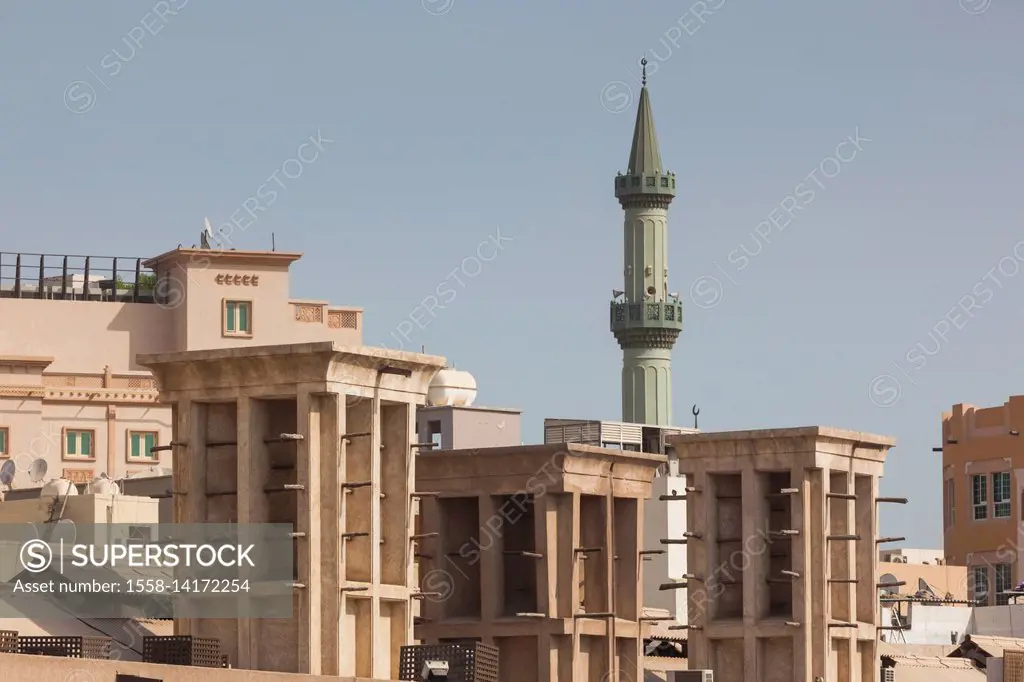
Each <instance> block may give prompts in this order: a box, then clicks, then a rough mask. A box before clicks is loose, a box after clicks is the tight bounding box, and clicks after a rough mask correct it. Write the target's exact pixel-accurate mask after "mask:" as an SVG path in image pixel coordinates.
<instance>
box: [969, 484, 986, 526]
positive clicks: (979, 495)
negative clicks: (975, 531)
mask: <svg viewBox="0 0 1024 682" xmlns="http://www.w3.org/2000/svg"><path fill="white" fill-rule="evenodd" d="M987 484H988V476H985V475H984V474H977V475H975V476H971V504H973V505H974V520H975V521H982V520H984V519H987V518H988V485H987Z"/></svg>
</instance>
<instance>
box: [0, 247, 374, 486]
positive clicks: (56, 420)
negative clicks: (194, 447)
mask: <svg viewBox="0 0 1024 682" xmlns="http://www.w3.org/2000/svg"><path fill="white" fill-rule="evenodd" d="M8 256H9V254H8ZM5 257H6V256H5ZM299 258H300V254H295V253H281V252H263V251H221V250H213V249H175V250H174V251H170V252H168V253H165V254H162V255H160V256H157V257H156V258H152V259H150V260H148V261H145V262H144V263H142V264H141V265H142V266H145V267H146V268H151V269H152V275H153V276H154V277H155V284H150V285H149V286H150V287H151V288H150V289H148V290H146V291H143V292H141V293H140V294H139V295H137V296H134V297H129V296H127V295H114V294H112V293H111V292H109V291H104V290H103V289H102V288H101V285H100V284H99V283H98V282H97V281H95V280H96V278H95V277H94V276H93V275H95V274H96V273H97V272H99V271H100V269H99V265H97V261H92V264H91V265H90V264H89V261H84V262H85V265H84V267H85V269H86V270H89V269H90V268H91V272H92V273H93V275H90V277H89V282H90V283H89V284H88V286H87V285H86V279H85V278H84V277H83V276H82V275H74V274H68V276H67V278H68V279H67V286H66V287H59V286H58V287H53V286H47V285H45V284H44V286H43V287H42V289H40V287H39V285H38V284H33V282H44V283H45V282H47V281H49V280H52V279H54V278H53V277H49V276H48V275H52V274H53V273H54V271H52V270H51V271H44V272H42V273H41V274H39V273H37V272H36V271H35V270H31V269H30V268H29V266H28V265H27V264H28V263H29V262H30V261H32V259H30V258H28V257H26V258H23V259H22V258H20V257H19V260H18V263H19V267H18V269H17V272H20V273H21V278H20V279H17V280H16V281H15V282H14V283H13V284H11V283H10V282H9V281H7V280H5V281H4V282H3V284H4V286H3V288H0V458H9V459H11V460H13V461H14V462H15V464H16V465H17V467H16V468H17V475H16V477H15V480H14V485H15V486H16V487H26V486H32V485H37V484H38V483H37V482H34V481H33V480H32V479H31V478H30V476H29V469H30V466H31V464H32V462H33V461H34V460H36V459H39V458H41V459H43V460H44V461H46V463H47V473H46V478H56V477H60V476H63V477H65V478H70V479H72V480H75V481H76V482H81V481H84V480H89V479H91V478H93V477H94V476H96V475H98V474H100V473H106V474H107V475H109V476H110V477H111V478H122V477H124V476H127V475H130V474H132V473H135V472H138V471H142V470H145V469H147V468H149V467H151V466H153V465H163V466H169V463H170V457H169V455H168V454H167V453H166V452H158V453H152V452H150V451H149V448H150V447H151V446H152V445H164V444H166V443H167V442H168V441H169V439H170V435H171V419H170V416H171V415H170V409H169V408H168V407H165V406H161V405H159V404H158V403H157V392H156V388H155V385H154V382H153V379H152V377H151V376H150V374H149V372H148V371H146V370H145V368H143V367H141V366H139V365H138V364H136V362H135V357H136V355H138V354H140V353H164V352H174V351H184V350H198V349H213V348H228V347H246V346H259V345H268V344H279V343H299V342H312V341H334V342H337V343H339V344H343V345H348V346H358V345H360V344H361V343H362V310H361V309H360V308H352V307H344V306H333V305H330V304H328V303H326V302H324V301H305V300H296V299H292V298H291V297H290V295H289V291H288V273H289V267H290V266H291V265H292V264H294V263H295V261H297V260H298V259H299ZM37 260H41V259H37ZM122 260H127V259H122ZM32 262H34V261H32ZM79 262H83V261H82V260H81V259H79ZM147 272H149V271H141V270H140V273H141V275H145V274H146V273H147ZM122 274H124V275H125V276H127V275H128V274H130V273H118V272H115V273H114V274H112V275H110V274H109V273H108V276H111V277H114V278H116V279H118V281H120V279H121V276H122ZM97 276H99V275H97ZM57 279H58V280H59V281H63V274H62V273H61V274H59V276H58V277H57ZM125 293H127V292H124V291H122V294H125ZM133 299H134V300H133Z"/></svg>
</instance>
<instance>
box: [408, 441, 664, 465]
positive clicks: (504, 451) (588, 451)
mask: <svg viewBox="0 0 1024 682" xmlns="http://www.w3.org/2000/svg"><path fill="white" fill-rule="evenodd" d="M559 453H564V454H566V455H582V456H588V455H589V456H595V455H596V456H597V458H603V459H613V460H614V459H620V460H632V461H637V460H640V461H648V462H652V463H656V464H662V463H664V462H667V461H668V458H667V457H666V456H665V455H656V454H652V453H649V452H637V451H635V450H619V449H617V448H602V447H598V446H596V445H584V444H582V443H538V444H534V445H503V446H499V447H493V448H464V449H460V450H433V451H429V450H428V451H423V452H420V454H419V455H417V457H418V458H419V459H424V458H427V459H430V458H441V457H475V458H478V459H479V458H483V457H494V456H499V455H552V456H553V455H557V454H559Z"/></svg>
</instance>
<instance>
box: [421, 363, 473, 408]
mask: <svg viewBox="0 0 1024 682" xmlns="http://www.w3.org/2000/svg"><path fill="white" fill-rule="evenodd" d="M475 399H476V379H474V378H473V375H472V374H470V373H469V372H463V371H462V370H458V369H450V368H447V367H446V368H445V369H442V370H441V371H440V372H438V373H437V374H435V375H434V380H433V381H431V382H430V387H429V388H428V389H427V405H429V406H431V407H439V406H442V405H450V406H453V407H469V406H470V405H472V404H473V401H474V400H475Z"/></svg>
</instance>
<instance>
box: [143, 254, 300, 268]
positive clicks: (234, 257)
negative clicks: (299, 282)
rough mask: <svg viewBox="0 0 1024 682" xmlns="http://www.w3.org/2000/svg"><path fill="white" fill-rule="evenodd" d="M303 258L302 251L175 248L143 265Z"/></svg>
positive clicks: (281, 262)
mask: <svg viewBox="0 0 1024 682" xmlns="http://www.w3.org/2000/svg"><path fill="white" fill-rule="evenodd" d="M300 258H302V254H301V253H291V252H285V251H234V250H229V251H225V250H223V249H175V250H173V251H168V252H166V253H162V254H160V255H159V256H154V257H153V258H150V259H149V260H146V261H143V263H142V265H143V267H147V268H149V269H151V270H154V271H157V270H163V269H165V268H167V267H168V266H174V265H180V266H181V267H183V268H187V267H189V266H190V265H194V266H196V267H201V268H207V267H209V266H211V265H214V266H217V265H225V266H241V265H263V266H271V267H273V266H278V267H288V266H289V265H291V264H292V263H294V262H295V261H297V260H299V259H300Z"/></svg>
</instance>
